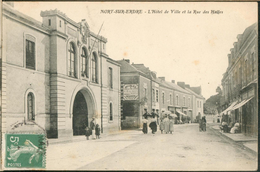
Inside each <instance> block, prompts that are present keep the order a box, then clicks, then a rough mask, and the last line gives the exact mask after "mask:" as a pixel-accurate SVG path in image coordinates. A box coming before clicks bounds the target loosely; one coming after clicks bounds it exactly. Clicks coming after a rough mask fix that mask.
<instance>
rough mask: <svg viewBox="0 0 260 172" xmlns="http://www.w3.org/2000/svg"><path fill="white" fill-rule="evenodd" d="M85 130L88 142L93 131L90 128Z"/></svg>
mask: <svg viewBox="0 0 260 172" xmlns="http://www.w3.org/2000/svg"><path fill="white" fill-rule="evenodd" d="M85 130H86V137H87V140H88V139H89V136H90V135H92V130H91V129H90V128H89V127H87V128H86V129H85Z"/></svg>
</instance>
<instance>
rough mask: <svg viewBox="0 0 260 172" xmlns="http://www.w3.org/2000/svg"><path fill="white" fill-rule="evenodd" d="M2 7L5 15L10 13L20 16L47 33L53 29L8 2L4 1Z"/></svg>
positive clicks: (20, 18) (10, 14) (16, 16)
mask: <svg viewBox="0 0 260 172" xmlns="http://www.w3.org/2000/svg"><path fill="white" fill-rule="evenodd" d="M2 8H3V15H8V16H12V17H15V18H18V19H19V20H21V21H24V22H26V23H27V24H29V25H31V26H34V27H36V28H39V29H41V30H44V31H45V32H46V33H47V34H49V33H50V31H51V30H50V29H49V28H48V27H46V26H44V25H42V23H41V22H39V21H38V20H35V19H34V18H32V17H29V16H27V15H25V14H23V13H21V12H19V11H17V10H15V9H14V8H12V7H10V6H9V5H7V4H6V3H2Z"/></svg>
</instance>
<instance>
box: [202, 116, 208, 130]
mask: <svg viewBox="0 0 260 172" xmlns="http://www.w3.org/2000/svg"><path fill="white" fill-rule="evenodd" d="M201 122H202V124H201V127H202V131H206V123H207V121H206V117H205V116H203V117H202V119H201Z"/></svg>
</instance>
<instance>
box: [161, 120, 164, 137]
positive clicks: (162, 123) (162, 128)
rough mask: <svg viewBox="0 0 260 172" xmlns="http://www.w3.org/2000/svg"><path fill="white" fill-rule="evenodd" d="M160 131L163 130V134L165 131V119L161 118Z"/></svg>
mask: <svg viewBox="0 0 260 172" xmlns="http://www.w3.org/2000/svg"><path fill="white" fill-rule="evenodd" d="M160 130H161V134H163V130H164V122H163V118H161V120H160Z"/></svg>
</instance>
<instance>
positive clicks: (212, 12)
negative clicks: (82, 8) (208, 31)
mask: <svg viewBox="0 0 260 172" xmlns="http://www.w3.org/2000/svg"><path fill="white" fill-rule="evenodd" d="M100 13H102V14H196V15H200V14H223V13H224V12H223V11H221V10H175V9H171V10H158V9H150V10H140V9H136V10H123V9H116V10H112V9H106V10H100Z"/></svg>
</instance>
